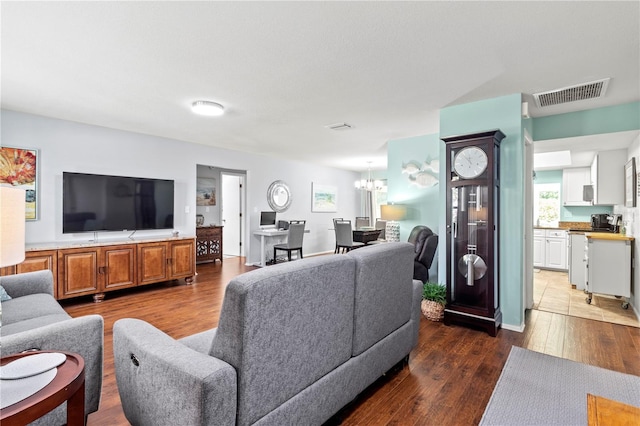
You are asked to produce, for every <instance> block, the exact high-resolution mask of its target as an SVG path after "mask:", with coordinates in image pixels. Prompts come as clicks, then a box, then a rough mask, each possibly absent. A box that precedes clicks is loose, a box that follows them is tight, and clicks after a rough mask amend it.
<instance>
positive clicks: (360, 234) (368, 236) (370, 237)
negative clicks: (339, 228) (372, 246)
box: [353, 229, 382, 244]
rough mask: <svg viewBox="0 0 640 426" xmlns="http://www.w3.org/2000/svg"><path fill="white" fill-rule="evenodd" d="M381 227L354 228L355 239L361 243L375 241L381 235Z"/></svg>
mask: <svg viewBox="0 0 640 426" xmlns="http://www.w3.org/2000/svg"><path fill="white" fill-rule="evenodd" d="M381 232H382V230H381V229H367V230H362V229H354V230H353V241H355V242H359V243H365V244H367V243H370V242H371V241H375V240H377V239H378V237H380V233H381Z"/></svg>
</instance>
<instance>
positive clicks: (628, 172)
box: [624, 157, 636, 207]
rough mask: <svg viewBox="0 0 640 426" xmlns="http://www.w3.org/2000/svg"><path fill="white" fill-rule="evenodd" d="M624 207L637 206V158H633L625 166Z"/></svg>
mask: <svg viewBox="0 0 640 426" xmlns="http://www.w3.org/2000/svg"><path fill="white" fill-rule="evenodd" d="M624 205H625V206H626V207H635V206H636V158H635V157H632V158H631V160H629V161H627V164H625V165H624Z"/></svg>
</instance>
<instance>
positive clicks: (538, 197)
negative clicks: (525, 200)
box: [533, 183, 560, 227]
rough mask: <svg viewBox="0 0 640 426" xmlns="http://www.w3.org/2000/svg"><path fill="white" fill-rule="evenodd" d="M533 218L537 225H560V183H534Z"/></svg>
mask: <svg viewBox="0 0 640 426" xmlns="http://www.w3.org/2000/svg"><path fill="white" fill-rule="evenodd" d="M533 220H534V223H535V224H536V226H548V227H555V226H558V222H559V221H560V184H559V183H537V184H535V185H534V189H533Z"/></svg>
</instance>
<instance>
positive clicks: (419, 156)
mask: <svg viewBox="0 0 640 426" xmlns="http://www.w3.org/2000/svg"><path fill="white" fill-rule="evenodd" d="M440 143H441V141H440V138H439V136H438V135H437V134H432V135H424V136H415V137H411V138H404V139H395V140H391V141H389V142H388V144H387V176H386V177H387V201H388V202H393V203H395V204H404V205H406V206H407V217H406V218H405V220H403V221H401V222H400V241H406V240H407V238H408V237H409V233H410V232H411V230H412V229H413V227H414V226H416V225H426V226H428V227H429V228H431V229H432V230H433V232H435V233H437V234H438V229H439V225H440V210H439V206H440V204H441V201H440V200H441V198H440V192H439V187H440V184H439V182H437V180H439V179H440V177H439V176H438V174H437V173H431V172H429V171H424V169H425V167H424V163H425V162H428V163H430V164H431V165H432V166H433V165H434V164H435V163H431V162H432V160H438V159H439V157H440ZM409 163H413V164H415V165H416V166H420V168H421V169H423V173H427V174H428V175H429V176H433V178H434V181H436V182H435V183H434V185H432V186H427V187H421V186H418V185H417V184H416V182H415V181H414V180H412V179H411V178H410V175H409V174H408V173H406V172H403V171H408V170H405V169H406V168H407V166H408V165H409ZM440 164H442V163H440ZM413 176H415V174H414V175H413ZM443 202H444V201H443ZM442 247H443V245H439V251H442ZM430 275H431V280H432V281H435V280H436V277H438V278H437V280H438V282H440V283H444V279H445V277H443V276H442V274H440V273H439V272H438V262H437V261H434V262H433V266H432V267H431V271H430Z"/></svg>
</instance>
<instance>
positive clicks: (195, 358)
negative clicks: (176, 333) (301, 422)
mask: <svg viewBox="0 0 640 426" xmlns="http://www.w3.org/2000/svg"><path fill="white" fill-rule="evenodd" d="M113 353H114V363H115V370H116V381H117V384H118V391H119V393H120V400H121V401H122V408H123V410H124V413H125V416H126V417H127V420H129V422H130V423H131V424H132V425H134V426H135V425H151V424H152V425H177V424H194V425H195V424H200V425H214V424H215V425H235V421H236V406H237V377H236V371H235V369H234V368H233V367H232V366H231V365H229V364H227V363H226V362H224V361H222V360H219V359H217V358H215V357H212V356H210V355H207V354H202V353H200V352H196V351H194V350H193V349H190V348H188V347H186V346H185V345H183V344H182V343H180V342H178V341H177V340H175V339H173V338H172V337H170V336H168V335H167V334H165V333H163V332H162V331H160V330H158V329H157V328H155V327H154V326H152V325H151V324H148V323H146V322H144V321H142V320H138V319H131V318H125V319H121V320H118V321H116V323H115V324H114V326H113Z"/></svg>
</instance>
